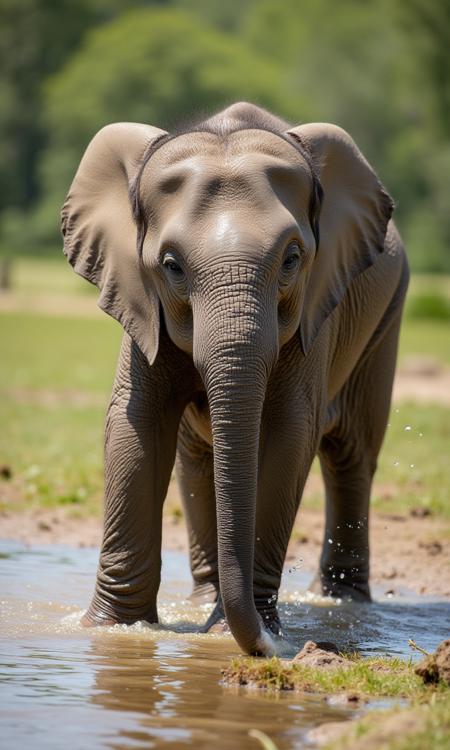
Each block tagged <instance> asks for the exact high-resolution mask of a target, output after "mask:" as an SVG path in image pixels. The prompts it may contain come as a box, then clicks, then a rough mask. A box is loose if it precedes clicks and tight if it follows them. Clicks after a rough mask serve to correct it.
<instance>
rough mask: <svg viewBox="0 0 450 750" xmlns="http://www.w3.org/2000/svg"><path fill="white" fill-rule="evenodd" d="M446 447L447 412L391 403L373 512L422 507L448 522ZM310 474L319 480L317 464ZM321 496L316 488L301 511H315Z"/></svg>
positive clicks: (448, 441) (449, 412) (427, 406)
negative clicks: (316, 476) (392, 404)
mask: <svg viewBox="0 0 450 750" xmlns="http://www.w3.org/2000/svg"><path fill="white" fill-rule="evenodd" d="M408 428H411V429H408ZM447 445H450V409H448V408H443V407H440V406H437V405H435V404H417V403H413V402H403V403H401V404H399V405H395V404H394V406H393V407H392V410H391V415H390V418H389V427H388V429H387V431H386V437H385V440H384V444H383V447H382V450H381V453H380V456H379V461H378V470H377V473H376V474H375V483H374V489H373V493H372V507H373V509H374V510H378V511H380V512H383V513H407V512H409V511H410V510H411V509H412V508H420V507H422V508H427V509H428V510H430V511H431V513H433V514H435V515H440V516H444V517H446V518H450V500H449V493H448V487H449V484H450V467H449V462H448V456H447V451H446V449H445V446H447ZM312 472H313V474H315V475H320V465H319V462H318V460H315V461H314V464H313V467H312ZM323 497H324V496H323V491H322V490H321V489H320V490H319V491H317V492H314V493H313V494H309V495H306V496H305V498H304V500H303V501H302V503H303V506H304V507H307V508H321V507H322V506H323V502H324V501H323Z"/></svg>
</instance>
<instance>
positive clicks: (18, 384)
mask: <svg viewBox="0 0 450 750" xmlns="http://www.w3.org/2000/svg"><path fill="white" fill-rule="evenodd" d="M120 337H121V329H120V327H119V325H118V324H116V323H115V322H113V321H112V320H109V319H107V318H106V316H105V319H104V320H102V319H101V318H99V319H97V318H95V319H92V320H91V319H82V318H57V317H54V316H48V315H47V316H46V315H29V314H2V315H0V341H1V349H2V358H1V363H0V424H2V425H3V429H2V430H1V431H0V457H1V458H0V463H1V464H7V465H8V466H10V467H11V468H12V471H13V478H12V480H10V481H8V482H6V481H3V482H1V480H0V491H1V492H0V495H1V497H2V500H1V503H2V505H3V507H11V504H12V502H14V505H15V506H16V507H23V505H26V506H36V507H39V506H52V505H68V506H70V507H72V508H83V509H85V510H86V511H89V512H99V510H100V508H101V495H102V485H103V476H102V475H103V468H102V464H103V456H102V451H103V448H102V446H103V438H102V433H103V422H104V414H105V410H106V406H107V402H108V394H109V392H110V390H111V387H112V381H113V377H114V369H115V363H116V359H117V355H118V350H119V346H120ZM19 500H20V502H19Z"/></svg>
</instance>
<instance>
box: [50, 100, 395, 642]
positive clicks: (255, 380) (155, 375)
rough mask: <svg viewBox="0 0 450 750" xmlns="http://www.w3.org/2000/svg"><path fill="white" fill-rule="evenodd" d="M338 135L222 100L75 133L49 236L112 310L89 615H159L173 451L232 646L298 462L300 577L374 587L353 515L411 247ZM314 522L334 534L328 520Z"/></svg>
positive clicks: (208, 585) (194, 560)
mask: <svg viewBox="0 0 450 750" xmlns="http://www.w3.org/2000/svg"><path fill="white" fill-rule="evenodd" d="M391 211H392V203H391V201H390V198H389V196H388V195H387V194H386V192H385V191H384V189H383V187H382V186H381V184H380V183H379V181H378V178H377V177H376V175H375V174H374V172H373V170H372V169H371V167H370V166H369V165H368V164H367V162H366V161H365V159H364V157H363V156H362V155H361V153H360V152H359V150H358V149H357V147H356V146H355V144H354V142H353V141H352V140H351V138H350V137H349V136H348V135H347V134H346V133H345V132H344V131H342V130H340V129H339V128H336V127H335V126H331V125H322V124H314V125H304V126H299V127H296V128H289V126H288V125H287V124H286V123H283V122H282V121H280V120H278V119H277V118H274V117H273V116H272V115H270V114H268V113H266V112H264V111H263V110H259V109H258V108H256V107H254V106H253V105H249V104H237V105H233V106H232V107H229V108H228V109H227V110H225V111H224V112H222V113H220V114H219V115H216V116H215V117H214V118H212V120H210V121H207V123H206V124H204V125H203V126H202V127H201V128H200V129H199V130H195V131H193V132H188V133H184V134H180V135H177V136H176V137H169V136H167V135H166V134H164V133H163V131H158V130H157V129H156V128H151V127H149V126H141V125H133V124H118V125H112V126H108V127H107V128H105V129H103V130H102V131H100V133H99V134H98V135H97V136H96V138H95V139H94V141H93V142H92V143H91V145H90V146H89V148H88V150H87V152H86V154H85V156H84V158H83V161H82V163H81V165H80V169H79V171H78V173H77V175H76V177H75V180H74V183H73V185H72V188H71V191H70V193H69V196H68V199H67V202H66V205H65V207H64V210H63V231H64V234H65V251H66V254H67V255H68V257H69V260H70V262H71V263H72V265H74V267H75V270H76V271H77V272H78V273H80V274H81V275H82V276H84V277H85V278H88V279H89V280H90V281H92V282H93V283H95V284H97V286H98V287H99V288H100V290H101V297H100V302H99V304H100V306H101V307H102V308H103V309H104V310H106V311H107V312H108V313H109V314H111V315H112V316H113V317H115V318H116V319H118V320H120V321H121V323H122V325H123V326H124V328H125V335H124V339H123V343H122V349H121V354H120V359H119V364H118V369H117V374H116V380H115V385H114V390H113V394H112V399H111V403H110V407H109V410H108V417H107V423H106V439H105V496H106V497H105V530H104V539H103V544H102V550H101V555H100V564H99V570H98V575H97V585H96V591H95V594H94V598H93V600H92V603H91V606H90V608H89V610H88V612H87V614H86V616H85V618H84V621H85V624H87V625H90V624H98V623H102V622H127V623H131V622H134V621H136V620H142V619H144V620H148V621H150V622H156V621H157V609H156V597H157V592H158V587H159V583H160V555H161V517H162V507H163V502H164V498H165V495H166V492H167V487H168V483H169V481H170V476H171V472H172V469H173V465H174V462H175V461H176V473H177V478H178V482H179V485H180V490H181V494H182V498H183V505H184V510H185V514H186V518H187V524H188V531H189V540H190V559H191V568H192V574H193V579H194V589H193V597H194V599H198V600H199V601H205V599H208V598H210V599H213V600H218V601H217V606H216V609H215V612H214V613H213V616H212V617H211V618H210V620H209V622H208V624H207V627H210V626H211V625H213V624H214V623H215V622H216V621H217V620H219V619H220V618H222V617H224V618H226V621H227V622H228V624H229V626H230V628H231V631H232V633H233V635H234V636H235V638H236V640H237V641H238V643H239V645H240V646H241V648H242V649H243V650H244V651H246V652H248V653H264V654H269V653H273V652H275V651H276V644H275V642H274V640H273V638H272V637H271V632H277V631H278V628H279V623H278V617H277V611H276V600H277V594H278V589H279V585H280V578H281V571H282V567H283V562H284V559H285V554H286V549H287V545H288V541H289V537H290V533H291V530H292V526H293V523H294V519H295V515H296V512H297V509H298V506H299V502H300V499H301V495H302V491H303V487H304V484H305V481H306V478H307V476H308V473H309V470H310V467H311V463H312V461H313V459H314V457H315V456H316V455H317V454H318V455H319V457H320V462H321V466H322V471H323V476H324V480H325V486H326V529H325V537H324V546H323V551H322V556H321V563H320V571H319V573H318V575H317V578H316V580H315V584H314V586H315V588H316V590H318V591H322V592H325V593H329V594H331V595H333V596H350V597H352V598H355V599H362V600H367V599H370V591H369V545H368V517H369V499H370V491H371V484H372V478H373V474H374V471H375V468H376V462H377V456H378V453H379V450H380V446H381V443H382V440H383V436H384V431H385V428H386V423H387V417H388V412H389V405H390V397H391V390H392V382H393V376H394V369H395V361H396V352H397V341H398V332H399V326H400V319H401V312H402V305H403V299H404V295H405V292H406V288H407V283H408V268H407V263H406V259H405V255H404V251H403V247H402V244H401V240H400V238H399V235H398V233H397V231H396V229H395V226H394V224H393V223H392V220H391V219H390V216H391ZM330 539H331V540H332V541H331V542H330V541H329V540H330Z"/></svg>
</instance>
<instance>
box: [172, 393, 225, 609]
mask: <svg viewBox="0 0 450 750" xmlns="http://www.w3.org/2000/svg"><path fill="white" fill-rule="evenodd" d="M188 409H189V407H188ZM186 411H188V410H186ZM176 475H177V481H178V486H179V488H180V494H181V498H182V502H183V510H184V514H185V516H186V524H187V531H188V539H189V559H190V564H191V571H192V578H193V582H194V586H193V590H192V594H191V596H190V599H191V601H193V602H194V603H196V604H204V603H205V602H215V601H216V600H217V596H218V593H219V571H218V564H217V520H216V498H215V491H214V462H213V454H212V448H211V447H210V446H209V445H208V444H207V443H206V442H205V441H204V440H202V438H201V437H200V436H199V435H197V434H196V433H195V431H194V430H193V429H192V427H191V425H190V423H189V419H188V416H187V415H186V412H185V414H184V416H183V418H182V420H181V424H180V429H179V433H178V449H177V460H176Z"/></svg>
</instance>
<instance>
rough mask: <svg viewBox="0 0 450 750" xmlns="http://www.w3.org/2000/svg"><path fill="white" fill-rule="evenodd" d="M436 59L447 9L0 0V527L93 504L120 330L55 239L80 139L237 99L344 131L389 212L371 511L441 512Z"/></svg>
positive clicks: (447, 232) (444, 106)
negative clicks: (388, 279) (385, 326)
mask: <svg viewBox="0 0 450 750" xmlns="http://www.w3.org/2000/svg"><path fill="white" fill-rule="evenodd" d="M449 49H450V3H449V2H448V1H447V0H365V1H363V0H341V1H340V2H339V3H337V2H335V1H334V0H227V2H224V1H223V0H172V1H170V0H166V1H163V0H161V1H160V2H157V1H156V0H154V1H153V2H152V1H150V0H147V1H145V0H0V287H1V291H0V335H1V349H2V357H1V359H2V363H1V365H0V388H1V390H2V400H1V406H0V424H2V425H3V429H2V430H1V434H0V451H1V453H0V456H1V457H0V462H1V466H0V475H1V479H0V488H1V493H2V494H1V498H2V499H1V505H0V511H3V512H4V513H8V512H10V511H11V509H17V508H20V507H23V506H24V505H27V504H28V505H31V506H32V507H34V506H39V507H41V506H50V507H53V506H54V505H66V506H68V507H69V508H70V509H71V512H75V513H82V512H93V513H96V512H98V509H99V507H100V498H101V485H102V476H101V474H102V472H101V464H102V456H101V432H102V423H103V415H104V410H105V404H106V401H107V394H108V391H109V389H110V387H111V381H112V377H113V371H114V363H115V359H116V356H117V349H118V345H119V340H120V330H119V327H118V325H117V324H115V323H114V322H113V321H112V320H109V319H107V318H106V316H104V315H102V314H100V313H99V312H98V311H97V310H96V307H95V290H91V289H90V288H89V287H88V286H87V285H86V284H85V282H83V281H81V280H79V279H77V278H76V277H75V276H74V275H73V274H72V272H71V271H70V269H69V268H68V267H66V264H65V261H64V259H63V258H62V253H61V239H60V230H59V211H60V206H61V204H62V202H63V200H64V196H65V193H66V192H67V190H68V187H69V185H70V182H71V180H72V177H73V175H74V172H75V170H76V168H77V165H78V162H79V160H80V157H81V155H82V153H83V151H84V149H85V148H86V146H87V144H88V142H89V140H90V139H91V137H92V136H93V135H94V134H95V132H96V131H97V130H98V129H99V128H101V127H102V126H103V125H105V124H107V123H110V122H114V121H120V120H131V121H138V122H146V123H150V124H153V125H157V126H159V127H162V128H166V129H169V130H170V128H171V126H172V125H173V124H174V123H176V122H177V121H179V120H180V119H181V120H184V119H190V118H192V116H193V115H194V116H195V115H196V114H198V115H199V116H200V115H202V114H203V113H206V112H209V111H211V110H216V109H218V108H220V107H223V106H224V105H226V104H228V103H230V102H232V101H236V100H240V99H247V100H250V101H253V102H256V103H258V104H261V105H263V106H265V107H267V108H268V109H271V110H273V111H274V112H276V113H278V114H280V115H281V116H283V117H285V118H286V119H288V120H291V121H294V122H301V121H303V122H307V121H314V120H322V121H329V122H333V123H336V124H339V125H341V126H342V127H344V128H345V129H346V130H348V131H349V132H350V133H351V135H352V136H353V137H354V138H355V140H356V142H357V143H358V145H359V146H360V148H361V149H362V151H363V152H364V154H365V155H366V156H367V157H368V159H369V161H370V162H371V163H372V164H373V165H374V167H375V168H376V170H377V171H378V173H379V175H380V177H381V179H382V181H383V182H384V183H385V185H386V186H387V188H388V190H389V192H390V193H391V194H392V195H393V197H394V199H395V202H396V206H397V208H396V220H397V223H398V225H399V227H400V230H401V233H402V235H403V238H404V240H405V243H406V245H407V249H408V254H409V258H410V262H411V267H412V270H413V280H412V285H411V293H410V297H409V301H408V305H407V310H406V316H405V325H404V329H403V335H402V341H401V353H400V372H403V373H404V379H403V385H402V386H401V387H400V386H399V390H398V391H397V395H396V404H397V402H398V403H400V402H401V404H402V405H401V407H400V406H399V407H398V408H396V409H395V410H394V411H393V418H392V420H391V427H390V431H388V437H387V440H386V443H385V448H384V452H383V457H382V461H381V465H380V472H379V482H378V485H377V489H376V492H375V504H377V503H378V504H379V505H380V507H385V505H389V506H392V503H394V502H395V503H397V505H398V507H400V506H401V507H407V508H410V509H413V508H415V507H416V506H420V507H421V508H426V509H428V511H429V512H437V513H445V514H450V510H449V509H448V500H447V495H448V490H447V489H446V488H447V487H448V480H449V476H448V467H447V465H446V460H445V455H444V454H445V449H444V445H445V441H447V443H446V444H447V447H448V444H449V443H448V440H449V437H450V434H449V423H450V421H449V416H450V415H449V406H450V403H449V399H450V397H448V396H446V393H447V392H449V393H450V376H449V363H450V336H449V324H448V323H449V320H450V252H449V248H450V206H449V196H450V62H449ZM408 378H409V380H408ZM405 383H406V385H405ZM408 383H409V385H408ZM402 388H403V390H402ZM404 404H407V406H405V405H404ZM405 410H406V411H405ZM406 426H409V427H411V429H410V430H408V431H407V433H405V429H406ZM312 494H313V495H314V493H312ZM318 494H319V493H318ZM313 501H314V498H313V500H311V502H313ZM179 512H180V511H179V509H177V508H175V510H174V513H179Z"/></svg>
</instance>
